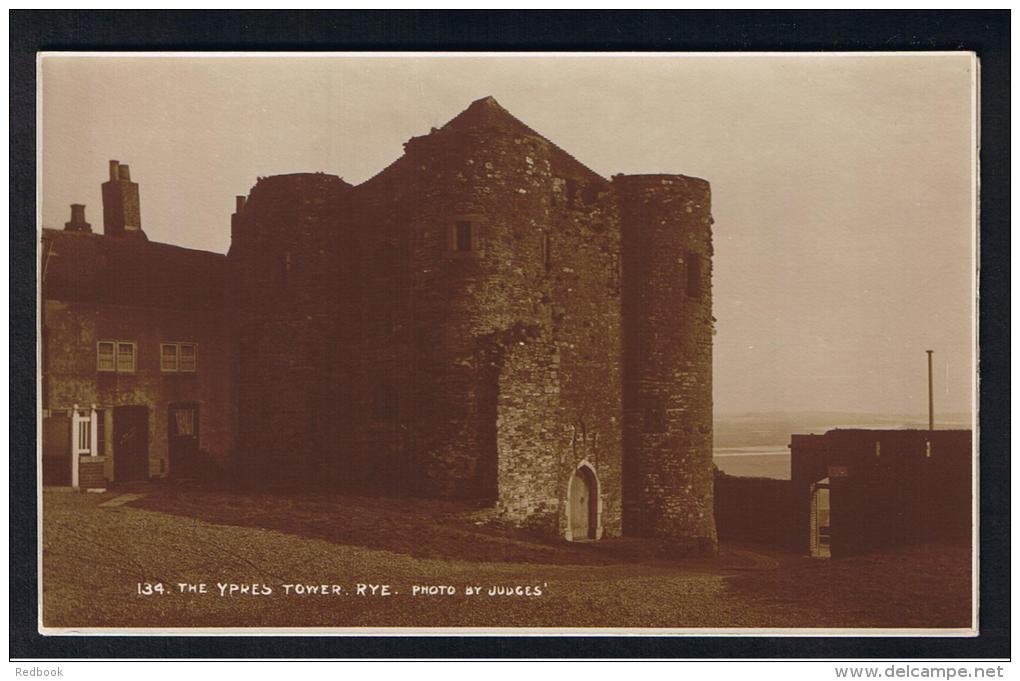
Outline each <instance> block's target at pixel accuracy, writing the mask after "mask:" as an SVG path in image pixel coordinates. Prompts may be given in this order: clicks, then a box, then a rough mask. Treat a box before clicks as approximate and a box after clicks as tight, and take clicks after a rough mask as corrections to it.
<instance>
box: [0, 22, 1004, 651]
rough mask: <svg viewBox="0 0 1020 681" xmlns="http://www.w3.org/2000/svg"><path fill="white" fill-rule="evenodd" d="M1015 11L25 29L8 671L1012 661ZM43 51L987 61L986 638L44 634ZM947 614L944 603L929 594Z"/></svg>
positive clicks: (15, 237) (16, 78)
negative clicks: (285, 663) (233, 664)
mask: <svg viewBox="0 0 1020 681" xmlns="http://www.w3.org/2000/svg"><path fill="white" fill-rule="evenodd" d="M1009 19H1010V15H1009V11H1007V10H995V11H963V12H960V11H954V12H935V11H864V12H861V11H815V12H801V11H757V12H749V11H696V12H647V11H646V12H565V11H559V12H536V11H529V12H523V11H499V12H496V11H458V12H421V11H375V12H360V11H359V12H319V11H315V12H312V11H308V12H286V11H272V12H250V11H243V12H242V11H174V12H170V11H11V12H10V42H11V54H10V66H11V70H10V97H11V99H10V164H11V165H10V169H11V176H10V199H11V204H10V249H11V251H10V252H11V260H10V265H11V290H10V340H11V355H10V383H11V385H10V402H11V404H10V423H11V435H10V474H11V482H10V484H11V488H10V489H11V498H10V518H11V528H10V549H11V551H10V563H11V565H10V568H11V571H10V575H11V576H10V582H11V583H10V604H11V605H10V631H11V634H10V636H11V639H10V651H11V652H10V654H11V657H12V658H13V659H52V658H108V657H116V658H137V657H140V658H160V657H166V658H248V657H257V658H303V657H314V658H336V657H351V658H361V657H369V658H380V657H386V658H393V657H417V658H433V657H487V658H492V657H528V658H547V657H552V658H556V657H569V658H577V657H629V658H642V657H656V658H673V657H681V658H698V657H714V658H720V657H721V658H773V657H778V658H815V657H824V658H872V657H885V658H911V657H924V658H947V657H969V658H993V657H994V658H1006V657H1008V656H1009V652H1010V650H1009V642H1010V641H1009V621H1010V611H1009V596H1010V585H1009V576H1010V574H1009V566H1010V547H1009V525H1010V519H1009V516H1010V513H1009V507H1010V499H1009V468H1010V461H1009V450H1010V448H1009V444H1010V443H1009V432H1008V431H1009V401H1010V399H1009V395H1010V386H1009V368H1010V364H1009V288H1008V286H1009V281H1010V266H1009V173H1010V167H1009V144H1010V135H1009V69H1010V64H1009V55H1010V46H1009V37H1010V36H1009ZM44 50H97V51H102V50H170V51H172V50H207V51H220V50H267V51H268V50H293V51H307V50H315V51H330V50H344V51H357V50H390V51H403V50H422V51H425V50H464V51H478V50H485V51H504V50H506V51H511V50H542V51H560V50H571V51H602V50H613V51H631V50H636V51H649V50H655V51H673V50H676V51H747V50H754V51H845V50H861V51H876V50H882V51H892V50H973V51H975V52H976V53H977V55H978V57H979V58H980V59H981V87H980V94H981V103H980V106H981V109H980V112H981V120H980V125H981V142H982V145H981V185H980V187H981V234H980V249H981V256H980V266H981V271H980V332H979V333H980V371H981V381H980V383H981V394H980V445H979V446H980V452H981V457H980V466H981V487H980V506H981V515H980V542H981V544H980V558H981V562H980V625H979V626H980V631H981V633H980V636H978V637H976V638H928V637H918V638H904V637H890V638H874V637H866V638H865V637H857V638H854V637H774V638H767V637H754V638H745V637H690V636H654V637H652V636H648V637H644V636H625V637H609V638H605V637H581V638H574V637H441V638H440V637H372V638H367V637H339V636H338V637H304V638H302V637H205V638H203V637H153V636H144V637H122V636H117V637H111V636H101V637H84V636H81V637H74V636H56V637H53V636H50V637H44V636H40V635H39V634H38V629H37V624H38V606H37V593H38V591H37V587H38V584H37V579H38V564H37V534H36V527H37V525H36V521H37V518H36V470H35V468H36V467H35V452H36V451H37V449H36V426H37V410H36V404H37V400H36V380H37V367H36V363H35V357H36V341H37V339H36V328H37V327H36V288H35V286H36V284H35V281H36V278H35V275H36V260H35V252H36V239H37V232H36V212H35V211H36V206H35V196H36V183H35V182H36V129H35V120H36V72H35V65H36V64H35V59H36V54H35V53H36V52H37V51H44ZM931 596H932V598H938V594H932V595H931Z"/></svg>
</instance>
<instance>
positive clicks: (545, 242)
mask: <svg viewBox="0 0 1020 681" xmlns="http://www.w3.org/2000/svg"><path fill="white" fill-rule="evenodd" d="M542 266H543V267H545V271H546V272H548V271H549V270H550V269H552V237H550V236H549V235H548V234H543V235H542Z"/></svg>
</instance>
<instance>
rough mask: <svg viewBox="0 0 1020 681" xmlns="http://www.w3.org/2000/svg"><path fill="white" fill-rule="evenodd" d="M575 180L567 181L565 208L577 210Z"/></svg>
mask: <svg viewBox="0 0 1020 681" xmlns="http://www.w3.org/2000/svg"><path fill="white" fill-rule="evenodd" d="M577 189H578V186H577V180H567V208H577Z"/></svg>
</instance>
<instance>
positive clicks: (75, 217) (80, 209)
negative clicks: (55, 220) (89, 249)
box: [64, 203, 92, 234]
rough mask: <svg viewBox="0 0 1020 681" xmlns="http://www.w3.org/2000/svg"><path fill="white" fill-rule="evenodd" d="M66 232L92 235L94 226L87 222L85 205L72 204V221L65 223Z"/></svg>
mask: <svg viewBox="0 0 1020 681" xmlns="http://www.w3.org/2000/svg"><path fill="white" fill-rule="evenodd" d="M64 231H65V232H89V233H90V234H91V233H92V225H90V224H89V223H87V222H85V204H83V203H72V204H71V220H70V221H69V222H65V223H64Z"/></svg>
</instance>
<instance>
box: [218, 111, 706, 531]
mask: <svg viewBox="0 0 1020 681" xmlns="http://www.w3.org/2000/svg"><path fill="white" fill-rule="evenodd" d="M710 225H711V217H710V206H709V189H708V184H707V183H705V182H703V181H701V180H696V179H692V178H686V177H682V176H676V175H661V176H660V175H655V176H617V177H615V178H613V180H611V181H610V180H607V179H605V178H603V177H601V176H600V175H599V174H597V173H595V172H593V171H592V170H591V169H589V168H587V167H586V166H584V165H583V164H581V163H580V162H578V161H577V160H576V159H575V158H573V157H572V156H570V155H569V154H568V153H567V152H565V151H564V150H562V149H560V148H559V147H557V146H556V145H555V144H553V143H552V142H551V141H549V140H548V139H546V138H544V137H542V136H541V135H540V134H539V133H537V132H536V131H534V130H532V129H531V128H529V127H528V126H527V125H525V124H524V123H522V122H521V121H520V120H518V119H517V118H515V117H514V116H513V115H511V114H510V113H509V112H508V111H506V110H505V109H504V108H503V107H502V106H500V105H499V104H498V103H497V102H496V101H495V100H494V99H493V98H491V97H486V98H483V99H480V100H478V101H476V102H473V103H472V104H471V105H470V106H469V107H468V108H467V109H466V110H465V111H463V112H461V113H460V114H459V115H458V116H456V117H455V118H453V119H452V120H451V121H449V122H448V123H447V124H446V125H444V126H442V127H441V128H438V129H433V130H432V131H431V132H430V133H428V134H426V135H422V136H420V137H414V138H412V139H411V140H409V141H408V142H407V143H406V144H405V148H404V154H403V155H402V156H401V157H400V158H399V159H397V160H396V161H395V162H394V163H392V164H391V165H390V166H389V167H387V168H385V169H384V170H383V171H381V172H380V173H379V174H377V175H376V176H375V177H373V178H371V179H369V180H367V181H366V182H364V183H362V184H360V185H357V186H353V187H352V186H350V185H348V184H347V183H345V182H343V181H342V180H340V179H339V178H337V177H334V176H329V175H322V174H300V175H287V176H278V177H272V178H265V179H261V180H260V181H259V183H258V184H257V185H256V186H255V187H254V188H253V189H252V191H251V193H250V195H249V196H248V197H247V198H244V197H239V199H238V207H237V213H236V215H235V216H234V218H233V240H232V245H231V250H230V254H229V261H230V263H231V268H232V269H231V272H232V275H231V278H232V282H233V285H234V298H233V300H234V303H233V309H232V314H233V315H234V320H235V323H234V329H235V333H236V335H237V345H238V359H237V387H238V399H237V409H238V460H239V462H240V465H241V467H242V469H246V470H251V471H255V473H254V475H255V477H256V478H258V479H261V480H266V481H282V480H284V479H286V478H288V477H289V478H291V479H293V480H295V481H304V484H308V483H312V484H321V485H328V486H333V487H335V488H338V489H349V490H356V491H358V492H359V493H373V494H384V495H386V494H399V493H408V494H417V495H426V496H443V497H456V498H461V499H472V500H477V501H481V502H485V503H486V504H487V505H488V506H489V508H490V509H491V512H492V513H493V514H494V515H496V516H498V517H499V518H500V519H502V520H503V521H506V522H509V523H511V524H514V525H518V526H527V527H532V528H534V529H537V530H541V531H543V532H546V533H550V534H558V535H560V536H563V537H565V538H567V539H572V540H593V539H598V538H601V537H603V536H617V535H620V534H621V533H623V532H627V533H630V534H635V535H645V536H650V537H657V538H661V539H663V540H665V541H666V543H668V544H676V545H681V544H683V545H684V546H688V545H690V544H692V543H693V544H694V545H696V546H698V547H714V545H715V544H714V542H715V530H714V522H713V515H712V485H713V476H712V464H711V446H712V393H711V344H712V317H711V255H712V252H711V228H710Z"/></svg>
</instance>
